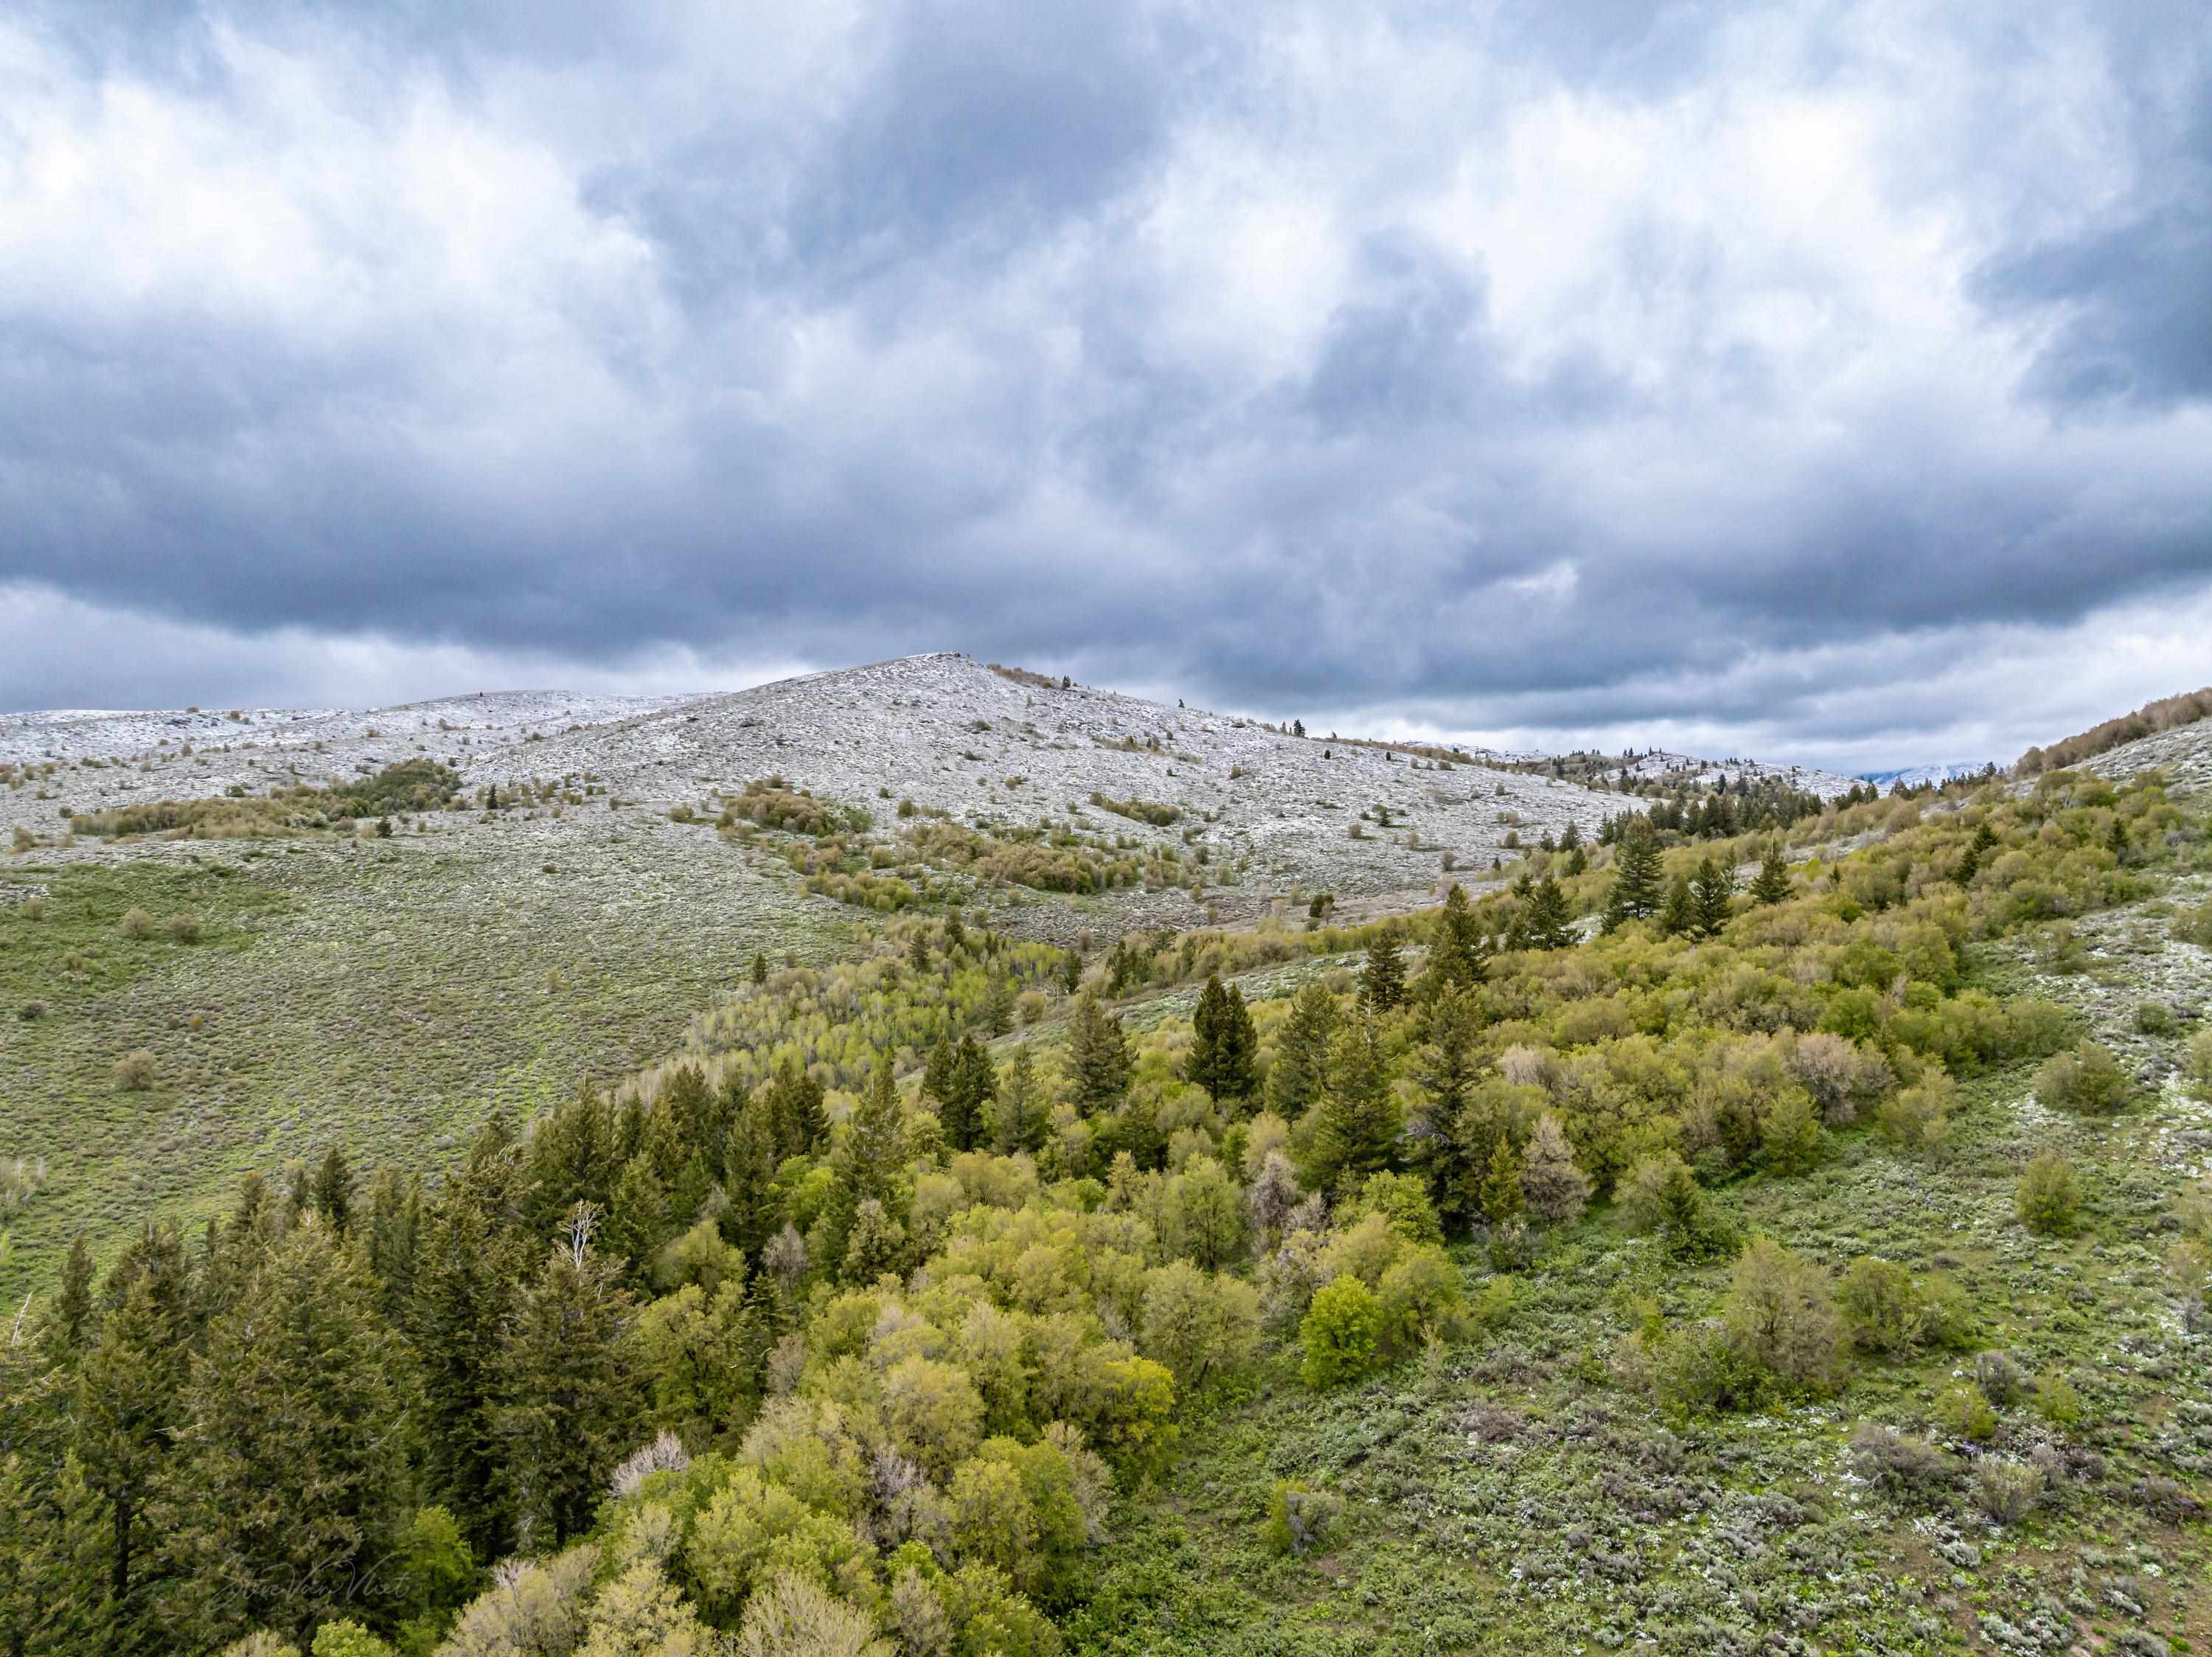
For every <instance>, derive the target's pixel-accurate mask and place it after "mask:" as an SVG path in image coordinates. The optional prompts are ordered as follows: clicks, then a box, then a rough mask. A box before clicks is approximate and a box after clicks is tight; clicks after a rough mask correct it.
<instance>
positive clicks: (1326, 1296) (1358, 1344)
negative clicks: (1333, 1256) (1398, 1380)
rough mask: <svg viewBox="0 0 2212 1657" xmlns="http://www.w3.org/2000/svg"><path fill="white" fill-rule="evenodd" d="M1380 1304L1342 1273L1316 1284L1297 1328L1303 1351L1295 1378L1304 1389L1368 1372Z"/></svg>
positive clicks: (1377, 1339)
mask: <svg viewBox="0 0 2212 1657" xmlns="http://www.w3.org/2000/svg"><path fill="white" fill-rule="evenodd" d="M1382 1334H1383V1306H1382V1303H1381V1302H1380V1301H1377V1300H1376V1298H1375V1295H1374V1292H1373V1291H1372V1290H1370V1288H1368V1287H1367V1285H1366V1284H1364V1283H1363V1282H1360V1281H1359V1279H1358V1278H1357V1277H1355V1276H1351V1275H1350V1274H1348V1273H1347V1274H1346V1275H1345V1276H1340V1277H1336V1278H1333V1279H1331V1280H1330V1281H1329V1282H1327V1283H1324V1284H1322V1288H1321V1290H1320V1292H1319V1293H1318V1294H1316V1295H1315V1296H1314V1298H1313V1304H1312V1306H1310V1307H1308V1308H1307V1311H1306V1315H1305V1321H1304V1323H1303V1324H1301V1325H1299V1327H1298V1339H1299V1341H1300V1342H1301V1343H1302V1344H1303V1345H1304V1349H1305V1360H1304V1364H1303V1365H1302V1366H1301V1368H1300V1370H1299V1374H1301V1375H1302V1376H1303V1377H1304V1380H1305V1383H1306V1385H1307V1386H1339V1385H1340V1384H1342V1383H1343V1382H1346V1381H1352V1380H1359V1379H1360V1378H1361V1377H1363V1376H1364V1375H1366V1374H1369V1373H1370V1372H1371V1371H1372V1370H1373V1369H1374V1368H1375V1366H1376V1355H1377V1352H1378V1349H1379V1348H1380V1345H1381V1342H1382Z"/></svg>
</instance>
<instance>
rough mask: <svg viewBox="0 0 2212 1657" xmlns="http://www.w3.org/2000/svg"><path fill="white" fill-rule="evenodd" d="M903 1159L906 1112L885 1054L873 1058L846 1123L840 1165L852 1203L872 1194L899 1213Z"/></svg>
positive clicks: (903, 1174) (904, 1160)
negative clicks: (864, 1089)
mask: <svg viewBox="0 0 2212 1657" xmlns="http://www.w3.org/2000/svg"><path fill="white" fill-rule="evenodd" d="M906 1161H907V1145H906V1112H905V1111H904V1110H903V1109H902V1108H901V1106H900V1105H899V1097H898V1087H897V1084H896V1082H894V1081H892V1079H891V1062H890V1056H889V1055H888V1054H886V1055H885V1056H884V1057H881V1058H879V1059H878V1060H877V1061H876V1069H875V1073H874V1075H872V1076H871V1077H870V1078H869V1081H868V1091H867V1092H866V1093H865V1094H863V1095H862V1096H861V1099H860V1104H859V1105H857V1106H854V1111H853V1115H852V1118H851V1120H850V1121H849V1122H848V1124H846V1139H845V1144H844V1154H843V1166H844V1172H845V1175H846V1179H847V1181H848V1184H849V1185H851V1186H852V1190H853V1194H854V1200H855V1202H860V1201H865V1200H866V1199H867V1198H869V1197H874V1198H875V1199H876V1200H877V1201H878V1202H880V1203H883V1204H884V1209H886V1210H887V1211H889V1212H892V1213H894V1214H897V1213H903V1212H904V1210H905V1207H906V1204H905V1203H904V1202H903V1200H902V1185H903V1184H904V1177H905V1173H906Z"/></svg>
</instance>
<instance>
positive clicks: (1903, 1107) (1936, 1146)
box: [1874, 1070, 1959, 1161]
mask: <svg viewBox="0 0 2212 1657" xmlns="http://www.w3.org/2000/svg"><path fill="white" fill-rule="evenodd" d="M1958 1098H1959V1086H1958V1084H1957V1083H1956V1082H1954V1081H1952V1080H1951V1078H1950V1077H1949V1076H1948V1075H1945V1074H1944V1073H1943V1072H1942V1071H1941V1070H1931V1071H1929V1073H1928V1075H1926V1076H1924V1077H1923V1078H1922V1080H1921V1081H1920V1084H1919V1085H1918V1086H1917V1087H1907V1088H1905V1090H1904V1091H1903V1092H1901V1093H1893V1094H1891V1095H1890V1096H1889V1097H1888V1098H1887V1099H1886V1100H1882V1102H1881V1105H1879V1106H1876V1107H1875V1118H1874V1119H1875V1127H1876V1128H1877V1129H1879V1130H1881V1136H1882V1137H1883V1138H1884V1139H1886V1140H1887V1141H1888V1142H1889V1143H1890V1144H1891V1145H1892V1146H1893V1147H1895V1148H1897V1149H1898V1150H1900V1151H1904V1152H1906V1153H1908V1154H1912V1155H1916V1156H1924V1157H1926V1158H1928V1159H1929V1161H1941V1160H1942V1158H1943V1156H1944V1155H1945V1154H1946V1153H1947V1152H1948V1150H1949V1149H1950V1146H1951V1107H1952V1106H1954V1104H1956V1103H1957V1102H1958Z"/></svg>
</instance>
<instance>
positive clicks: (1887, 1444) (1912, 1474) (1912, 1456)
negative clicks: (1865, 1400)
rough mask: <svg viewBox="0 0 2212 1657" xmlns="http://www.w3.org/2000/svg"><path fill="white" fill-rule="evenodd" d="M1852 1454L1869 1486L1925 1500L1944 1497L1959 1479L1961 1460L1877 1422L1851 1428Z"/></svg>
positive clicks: (1861, 1423) (1860, 1475) (1860, 1474)
mask: <svg viewBox="0 0 2212 1657" xmlns="http://www.w3.org/2000/svg"><path fill="white" fill-rule="evenodd" d="M1850 1454H1851V1461H1852V1465H1854V1467H1855V1468H1856V1469H1857V1472H1858V1475H1859V1477H1861V1478H1863V1479H1864V1480H1866V1482H1867V1483H1869V1484H1872V1485H1874V1486H1875V1487H1876V1488H1877V1489H1885V1490H1888V1491H1891V1492H1893V1493H1895V1494H1898V1495H1901V1496H1913V1497H1916V1498H1918V1499H1920V1500H1923V1501H1925V1500H1928V1499H1929V1498H1932V1497H1936V1496H1942V1494H1943V1493H1945V1492H1946V1491H1948V1489H1950V1488H1951V1486H1952V1485H1953V1484H1954V1483H1955V1482H1956V1481H1957V1479H1958V1477H1959V1464H1958V1461H1957V1459H1955V1458H1954V1457H1953V1456H1952V1455H1951V1454H1950V1453H1948V1452H1947V1451H1944V1450H1942V1449H1940V1448H1938V1447H1936V1446H1935V1445H1933V1444H1930V1443H1929V1442H1928V1441H1926V1440H1925V1439H1917V1438H1911V1437H1908V1436H1907V1435H1905V1434H1903V1433H1900V1432H1899V1431H1897V1430H1896V1429H1894V1428H1891V1427H1885V1426H1883V1425H1882V1424H1881V1422H1877V1421H1863V1422H1860V1423H1859V1424H1858V1425H1857V1427H1855V1428H1853V1429H1851V1437H1850Z"/></svg>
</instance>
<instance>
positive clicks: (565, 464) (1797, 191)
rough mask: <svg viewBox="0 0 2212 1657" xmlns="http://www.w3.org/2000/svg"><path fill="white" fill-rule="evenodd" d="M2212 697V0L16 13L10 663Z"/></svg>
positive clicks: (1347, 722) (483, 3) (1931, 723)
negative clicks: (985, 666) (969, 661)
mask: <svg viewBox="0 0 2212 1657" xmlns="http://www.w3.org/2000/svg"><path fill="white" fill-rule="evenodd" d="M927 649H963V650H968V651H970V652H972V653H974V654H975V655H979V656H981V657H984V658H986V659H994V660H999V661H1018V662H1022V663H1025V664H1028V665H1030V666H1033V667H1042V668H1049V669H1052V670H1054V671H1066V672H1070V673H1074V674H1075V675H1076V676H1077V677H1078V678H1079V679H1083V680H1085V681H1086V682H1090V683H1096V684H1104V685H1115V686H1118V687H1121V688H1127V689H1132V690H1138V691H1152V692H1154V693H1159V694H1165V695H1170V696H1174V695H1181V696H1185V697H1188V698H1190V699H1191V700H1192V702H1194V704H1206V705H1211V706H1217V707H1225V708H1231V709H1237V710H1250V711H1255V712H1258V713H1261V714H1263V715H1266V716H1271V717H1273V716H1282V717H1288V716H1292V715H1297V716H1303V717H1304V718H1305V719H1306V721H1307V722H1308V723H1309V724H1319V725H1328V726H1334V727H1337V728H1344V729H1346V730H1350V729H1352V728H1370V729H1376V730H1388V731H1391V732H1397V733H1406V732H1417V731H1418V732H1433V733H1450V734H1463V735H1471V736H1474V737H1477V738H1479V739H1480V738H1488V739H1492V740H1500V741H1505V742H1510V743H1513V744H1516V745H1519V746H1565V745H1570V744H1574V743H1579V742H1583V741H1596V742H1600V743H1602V744H1604V745H1606V746H1623V745H1625V744H1626V743H1630V742H1635V743H1638V744H1641V743H1646V742H1660V743H1666V744H1669V745H1673V746H1692V747H1695V748H1698V749H1699V750H1701V751H1705V752H1716V753H1725V754H1737V753H1746V752H1749V753H1755V754H1759V755H1762V756H1770V757H1774V758H1800V759H1806V760H1810V761H1814V762H1817V763H1827V764H1832V765H1838V766H1841V767H1844V768H1848V769H1859V768H1862V767H1870V766H1875V765H1884V764H1893V765H1901V764H1906V763H1911V762H1914V761H1922V760H1942V759H1968V758H1971V759H1980V758H2005V759H2009V758H2012V757H2013V756H2014V755H2015V754H2016V753H2017V752H2018V751H2019V750H2020V749H2021V747H2023V746H2026V745H2027V743H2028V742H2030V741H2033V740H2045V739H2048V738H2051V737H2053V736H2056V735H2059V734H2063V733H2065V732H2067V731H2070V730H2073V729H2075V728H2079V727H2081V726H2082V725H2084V724H2087V723H2089V722H2093V721H2094V720H2096V719H2098V718H2101V717H2103V716H2106V715H2109V714H2112V713H2115V712H2118V711H2120V710H2122V709H2124V708H2125V707H2128V706H2132V705H2133V704H2136V703H2138V702H2140V701H2142V700H2143V699H2144V698H2148V697H2150V696H2154V695H2158V694H2162V693H2165V692H2167V691H2175V690H2179V689H2183V688H2186V687H2193V686H2195V685H2200V684H2203V683H2205V682H2207V681H2208V680H2212V8H2207V7H2206V6H2205V5H2204V4H2203V0H2172V3H2166V0H2124V3H2113V0H2091V3H2085V4H2081V5H2079V6H2069V5H2059V4H2044V3H2033V0H2023V3H2005V4H1990V5H1975V4H1956V5H1937V4H1929V3H1911V4H1905V3H1899V4H1889V3H1871V4H1864V5H1848V4H1824V3H1781V4H1774V5H1743V6H1723V5H1712V4H1703V3H1695V0H1681V3H1672V4H1662V5H1656V6H1655V5H1647V4H1633V3H1626V0H1577V3H1575V4H1572V5H1566V4H1561V3H1559V0H1512V3H1502V4H1485V3H1480V0H1476V3H1472V4H1469V3H1464V0H1451V3H1443V0H1437V3H1407V4H1400V5H1395V6H1391V5H1387V4H1382V5H1377V4H1360V5H1352V4H1344V5H1312V4H1302V3H1298V0H1255V3H1249V4H1248V3H1243V0H1193V3H1146V0H1118V3H1116V0H1053V3H1048V4H1041V3H1038V0H986V3H974V4H969V3H903V0H884V3H872V0H869V3H853V0H806V3H800V4H793V3H790V0H775V3H759V4H751V3H724V4H681V3H671V4H661V5H653V4H635V5H631V4H623V5H615V4H610V3H606V0H475V3H471V4H469V5H465V6H453V5H449V4H447V3H445V0H412V3H400V4H387V5H378V4H375V3H373V0H372V3H362V0H349V3H343V4H337V3H333V4H328V5H314V4H296V3H288V0H240V3H234V4H228V5H225V4H211V5H207V6H191V5H175V4H168V3H162V0H100V3H98V4H87V3H84V0H29V3H25V0H15V3H14V4H12V5H10V6H9V7H7V8H6V9H5V10H4V12H0V708H28V707H39V706H57V705H61V706H116V705H177V704H183V703H186V702H197V703H202V704H223V705H231V704H238V703H243V702H254V703H261V704H301V703H308V704H328V703H362V702H384V701H391V700H397V699H401V698H414V697H421V696H428V695H435V694H440V693H443V692H447V691H458V690H472V689H480V688H495V687H499V686H511V685H523V684H532V685H544V684H553V683H558V684H562V685H569V686H574V687H577V688H630V687H635V688H639V689H652V690H665V689H671V688H690V687H693V686H699V687H714V686H726V685H739V684H744V683H750V682H753V681H754V680H757V679H760V678H763V677H768V676H772V675H774V674H775V673H782V672H787V671H791V670H792V669H793V668H797V667H834V666H838V665H842V664H844V663H848V662H853V661H867V660H872V659H875V658H878V657H882V656H886V655H903V654H907V653H909V652H914V651H920V650H927Z"/></svg>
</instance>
